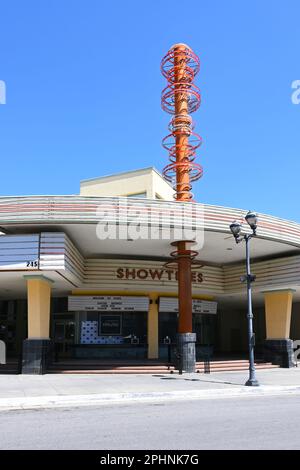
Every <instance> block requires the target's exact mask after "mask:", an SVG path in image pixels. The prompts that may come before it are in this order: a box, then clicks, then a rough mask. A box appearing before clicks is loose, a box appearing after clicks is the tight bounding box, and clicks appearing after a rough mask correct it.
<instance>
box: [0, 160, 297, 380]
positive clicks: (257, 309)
mask: <svg viewBox="0 0 300 470" xmlns="http://www.w3.org/2000/svg"><path fill="white" fill-rule="evenodd" d="M252 209H255V208H252ZM246 212H247V210H241V209H235V208H228V207H222V206H212V205H206V204H203V205H202V204H197V203H179V202H175V201H174V199H173V189H172V188H171V186H170V185H169V184H168V183H167V182H166V181H165V180H164V179H163V178H162V177H161V175H160V173H159V172H157V171H156V170H155V169H154V168H145V169H141V170H136V171H131V172H127V173H121V174H116V175H112V176H106V177H100V178H95V179H91V180H85V181H82V182H81V183H80V191H79V194H78V195H69V196H22V197H21V196H17V197H0V230H1V236H0V339H1V340H2V341H4V342H5V344H6V350H7V358H8V360H14V359H17V358H19V357H20V354H21V352H22V357H23V360H22V371H23V373H44V372H46V371H47V367H48V366H49V363H50V362H51V361H55V362H59V361H63V360H65V359H66V358H67V359H68V360H70V361H71V360H74V361H75V362H76V360H80V361H81V364H82V362H84V361H85V360H86V361H88V360H93V361H97V360H98V361H99V362H100V361H105V360H122V361H128V362H130V361H134V360H143V361H147V360H151V361H155V360H157V361H168V360H169V359H170V357H169V354H170V349H171V348H170V346H169V343H171V345H172V344H173V343H174V342H175V336H176V330H177V316H178V300H177V271H176V268H175V267H173V268H172V267H170V265H166V262H167V261H168V260H169V259H170V251H171V247H170V244H171V242H172V241H174V239H176V234H175V235H174V233H175V232H176V230H177V229H178V230H180V229H181V228H182V225H184V228H188V229H189V230H191V231H198V232H199V233H202V234H203V246H201V249H199V254H198V259H199V261H201V263H200V267H198V269H197V270H196V271H194V272H193V279H192V281H193V299H194V300H193V323H194V331H195V332H196V333H197V348H196V350H197V355H198V356H199V357H200V356H201V352H202V351H203V348H209V349H210V351H211V353H212V354H213V357H224V358H226V357H233V356H235V357H242V356H243V355H245V354H246V353H247V323H246V310H247V302H246V289H245V285H244V284H243V283H241V281H240V278H241V276H243V275H244V274H245V266H244V259H245V246H244V245H243V244H242V243H241V244H239V245H236V244H235V241H234V239H233V237H232V235H231V233H230V230H229V224H230V223H231V222H232V221H233V220H235V219H239V220H240V219H243V218H244V216H245V214H246ZM182 214H184V217H182ZM199 214H202V215H201V216H199ZM175 229H176V230H175ZM174 230H175V232H174ZM247 230H248V229H247V227H245V231H246V232H247ZM168 233H169V235H168ZM145 234H146V235H145ZM106 235H107V236H106ZM299 248H300V224H297V223H295V222H291V221H287V220H283V219H279V218H277V217H271V216H268V215H265V214H259V225H258V230H257V236H256V238H254V239H253V240H252V242H251V257H252V272H253V274H255V275H256V281H255V282H254V284H253V307H254V331H255V334H256V354H257V355H260V356H261V357H264V358H265V359H266V360H268V361H271V362H273V363H274V364H280V365H281V366H284V367H289V366H292V365H293V361H292V356H291V351H292V340H297V339H300V263H299V262H300V251H299Z"/></svg>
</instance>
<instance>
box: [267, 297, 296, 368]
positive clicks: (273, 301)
mask: <svg viewBox="0 0 300 470" xmlns="http://www.w3.org/2000/svg"><path fill="white" fill-rule="evenodd" d="M293 292H294V291H293V290H292V289H285V290H275V291H267V292H264V295H265V316H266V336H267V337H266V340H265V360H267V361H268V362H273V364H279V365H281V366H282V367H293V366H294V361H293V341H292V340H291V339H290V338H289V336H290V326H291V314H292V303H293Z"/></svg>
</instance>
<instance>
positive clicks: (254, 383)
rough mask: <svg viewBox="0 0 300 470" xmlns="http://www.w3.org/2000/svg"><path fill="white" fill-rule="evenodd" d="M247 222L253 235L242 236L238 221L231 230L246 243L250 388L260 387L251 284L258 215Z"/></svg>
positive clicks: (249, 218)
mask: <svg viewBox="0 0 300 470" xmlns="http://www.w3.org/2000/svg"><path fill="white" fill-rule="evenodd" d="M245 220H246V222H247V223H248V225H249V226H250V227H251V229H252V233H251V234H245V235H241V230H242V225H241V223H240V222H238V221H234V222H233V223H232V224H231V225H230V230H231V233H232V235H233V236H234V238H235V241H236V243H240V242H241V241H243V240H244V241H245V243H246V276H242V277H241V282H246V284H247V302H248V313H247V324H248V348H249V379H248V380H247V382H246V383H245V385H247V386H250V387H257V386H259V382H258V380H257V379H256V371H255V362H254V346H255V334H254V332H253V312H252V291H251V284H252V282H253V281H255V277H256V276H254V275H252V274H251V270H250V240H251V238H252V237H255V236H256V229H257V215H256V214H255V213H254V212H251V211H249V212H248V213H247V215H246V217H245Z"/></svg>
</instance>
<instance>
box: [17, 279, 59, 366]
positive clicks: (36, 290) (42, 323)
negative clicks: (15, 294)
mask: <svg viewBox="0 0 300 470" xmlns="http://www.w3.org/2000/svg"><path fill="white" fill-rule="evenodd" d="M24 278H25V279H26V281H27V305H28V338H27V339H25V341H24V342H23V358H22V374H43V373H45V372H46V369H47V366H48V363H49V360H50V355H51V340H50V301H51V284H52V283H53V281H51V280H50V279H48V278H47V277H45V276H42V275H41V276H40V275H28V276H24Z"/></svg>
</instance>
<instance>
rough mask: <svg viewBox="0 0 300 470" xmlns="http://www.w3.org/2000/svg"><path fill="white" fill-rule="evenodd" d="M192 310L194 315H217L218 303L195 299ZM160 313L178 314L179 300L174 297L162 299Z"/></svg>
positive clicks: (160, 299) (160, 300)
mask: <svg viewBox="0 0 300 470" xmlns="http://www.w3.org/2000/svg"><path fill="white" fill-rule="evenodd" d="M192 308H193V313H209V314H213V315H215V314H216V313H217V302H212V301H209V300H199V299H193V306H192ZM159 311H160V312H175V313H178V299H176V298H174V297H160V298H159Z"/></svg>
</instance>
